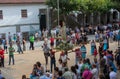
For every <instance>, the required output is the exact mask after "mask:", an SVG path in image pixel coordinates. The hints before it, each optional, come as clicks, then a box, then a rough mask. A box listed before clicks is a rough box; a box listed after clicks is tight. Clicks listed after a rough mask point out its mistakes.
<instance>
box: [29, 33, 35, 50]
mask: <svg viewBox="0 0 120 79" xmlns="http://www.w3.org/2000/svg"><path fill="white" fill-rule="evenodd" d="M29 40H30V49H31V48H32V50H34V41H35V38H34V35H33V34H32V35H31V36H30V39H29Z"/></svg>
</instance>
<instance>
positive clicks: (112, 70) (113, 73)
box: [109, 68, 117, 79]
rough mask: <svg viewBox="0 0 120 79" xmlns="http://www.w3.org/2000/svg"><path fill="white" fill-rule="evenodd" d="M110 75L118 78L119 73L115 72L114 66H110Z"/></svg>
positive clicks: (111, 78) (114, 78)
mask: <svg viewBox="0 0 120 79" xmlns="http://www.w3.org/2000/svg"><path fill="white" fill-rule="evenodd" d="M109 77H110V79H117V73H116V72H114V69H113V68H110V73H109Z"/></svg>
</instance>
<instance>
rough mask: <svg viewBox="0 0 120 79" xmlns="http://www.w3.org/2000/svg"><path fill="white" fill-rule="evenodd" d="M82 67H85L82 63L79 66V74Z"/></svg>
mask: <svg viewBox="0 0 120 79" xmlns="http://www.w3.org/2000/svg"><path fill="white" fill-rule="evenodd" d="M82 65H83V64H82V63H81V64H78V69H79V73H80V71H81V68H82Z"/></svg>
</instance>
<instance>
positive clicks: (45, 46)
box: [43, 43, 50, 66]
mask: <svg viewBox="0 0 120 79" xmlns="http://www.w3.org/2000/svg"><path fill="white" fill-rule="evenodd" d="M43 51H44V56H45V61H46V66H47V64H48V57H49V55H50V53H49V51H50V48H49V47H48V45H47V43H44V45H43Z"/></svg>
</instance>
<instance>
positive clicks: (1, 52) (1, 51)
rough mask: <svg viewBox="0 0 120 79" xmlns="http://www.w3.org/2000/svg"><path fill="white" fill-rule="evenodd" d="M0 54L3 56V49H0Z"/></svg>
mask: <svg viewBox="0 0 120 79" xmlns="http://www.w3.org/2000/svg"><path fill="white" fill-rule="evenodd" d="M0 55H2V56H0V57H1V58H4V50H3V49H2V50H0Z"/></svg>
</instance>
